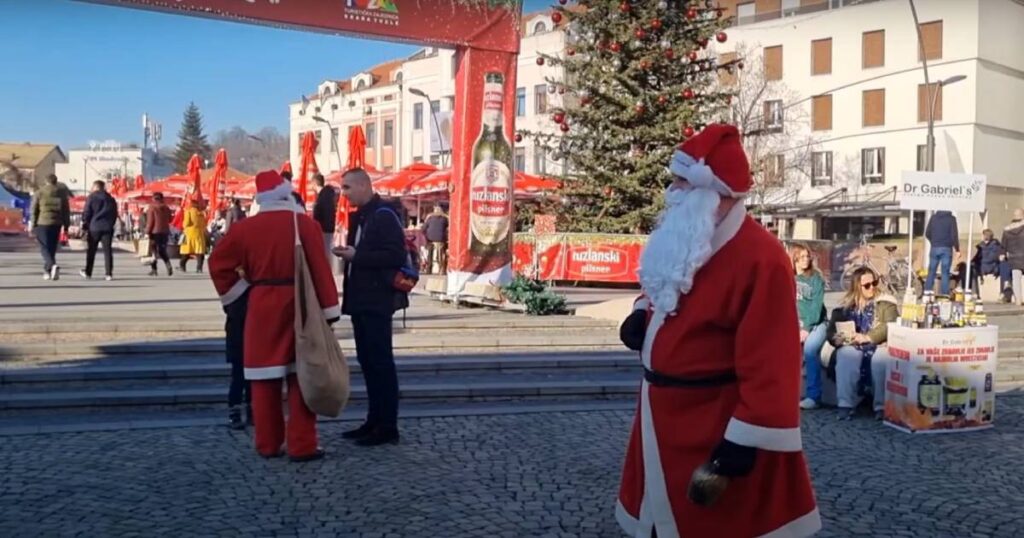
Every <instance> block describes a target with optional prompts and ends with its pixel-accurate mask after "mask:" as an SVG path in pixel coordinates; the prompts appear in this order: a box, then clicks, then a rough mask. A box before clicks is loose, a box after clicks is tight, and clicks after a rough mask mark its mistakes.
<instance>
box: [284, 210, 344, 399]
mask: <svg viewBox="0 0 1024 538" xmlns="http://www.w3.org/2000/svg"><path fill="white" fill-rule="evenodd" d="M292 218H293V223H294V228H295V367H296V374H297V376H298V381H299V391H300V392H301V393H302V399H303V401H305V402H306V406H307V407H309V409H310V410H312V411H313V412H314V413H316V414H318V415H323V416H328V417H336V416H338V415H340V414H341V411H342V409H344V408H345V404H346V403H347V402H348V398H349V394H350V391H351V387H350V380H349V368H348V362H347V361H346V360H345V354H344V353H342V351H341V345H340V344H338V339H337V338H335V336H334V330H332V329H331V326H330V325H329V324H328V323H327V319H326V318H325V317H324V312H323V309H322V308H321V307H320V300H319V299H318V298H317V295H316V287H315V285H314V283H313V276H312V274H311V273H310V271H309V265H308V263H307V260H306V254H305V252H304V251H303V250H302V239H301V237H300V235H299V220H298V219H299V217H298V214H297V213H296V214H294V215H293V217H292Z"/></svg>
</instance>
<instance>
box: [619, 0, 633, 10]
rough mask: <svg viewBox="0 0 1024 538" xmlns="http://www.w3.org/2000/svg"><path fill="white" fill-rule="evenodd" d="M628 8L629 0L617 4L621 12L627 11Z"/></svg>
mask: <svg viewBox="0 0 1024 538" xmlns="http://www.w3.org/2000/svg"><path fill="white" fill-rule="evenodd" d="M629 10H630V7H629V2H623V3H621V4H619V11H621V12H623V13H629Z"/></svg>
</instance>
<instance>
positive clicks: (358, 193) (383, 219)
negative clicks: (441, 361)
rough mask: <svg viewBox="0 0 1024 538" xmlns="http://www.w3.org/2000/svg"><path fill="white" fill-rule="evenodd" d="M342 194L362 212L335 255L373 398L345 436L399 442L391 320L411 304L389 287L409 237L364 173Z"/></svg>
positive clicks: (351, 177) (346, 182)
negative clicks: (362, 417)
mask: <svg viewBox="0 0 1024 538" xmlns="http://www.w3.org/2000/svg"><path fill="white" fill-rule="evenodd" d="M341 189H342V194H344V195H345V197H346V198H348V200H349V202H351V204H352V205H353V206H355V207H357V208H358V210H357V211H356V212H355V213H353V214H352V217H351V219H352V220H351V221H350V226H349V232H348V242H347V243H346V245H348V246H346V247H343V248H338V249H335V251H334V252H335V253H337V255H338V256H339V257H340V258H342V259H343V260H345V262H346V263H345V281H344V293H343V297H344V301H343V305H342V312H344V313H345V314H347V315H349V316H350V317H351V318H352V329H353V333H354V337H355V341H356V358H357V359H358V360H359V367H360V368H361V369H362V372H363V379H364V380H365V382H366V393H367V398H368V399H369V409H368V412H367V415H366V421H365V422H363V424H362V425H361V426H359V427H358V428H356V429H354V430H351V431H347V432H345V433H343V434H342V437H344V438H346V439H354V440H356V442H357V443H358V444H359V445H362V446H374V445H381V444H385V443H398V438H399V435H398V373H397V372H396V370H395V355H394V349H393V345H392V336H393V332H392V325H391V323H392V321H391V318H392V316H393V315H394V313H395V312H396V311H398V310H400V309H402V308H406V307H407V306H408V305H409V302H408V297H407V296H406V295H405V294H404V293H401V292H399V291H398V290H396V289H395V288H394V287H392V286H391V282H392V281H393V280H394V277H395V273H396V272H397V271H398V270H399V269H401V267H402V266H403V265H404V264H405V263H406V261H407V256H408V252H407V251H406V248H405V232H404V230H403V228H402V223H401V221H400V219H399V217H398V213H397V212H396V210H395V208H394V207H392V206H390V205H387V204H385V203H384V202H383V201H382V200H381V198H380V196H379V195H377V194H375V193H374V192H373V184H372V182H371V181H370V176H369V175H368V174H367V173H366V171H364V170H363V169H361V168H354V169H351V170H349V171H348V172H345V174H344V175H343V176H342V183H341Z"/></svg>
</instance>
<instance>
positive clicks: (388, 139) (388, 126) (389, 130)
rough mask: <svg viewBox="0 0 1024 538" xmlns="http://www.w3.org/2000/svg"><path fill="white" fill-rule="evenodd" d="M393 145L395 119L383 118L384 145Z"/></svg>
mask: <svg viewBox="0 0 1024 538" xmlns="http://www.w3.org/2000/svg"><path fill="white" fill-rule="evenodd" d="M393 145H395V120H384V147H388V146H393Z"/></svg>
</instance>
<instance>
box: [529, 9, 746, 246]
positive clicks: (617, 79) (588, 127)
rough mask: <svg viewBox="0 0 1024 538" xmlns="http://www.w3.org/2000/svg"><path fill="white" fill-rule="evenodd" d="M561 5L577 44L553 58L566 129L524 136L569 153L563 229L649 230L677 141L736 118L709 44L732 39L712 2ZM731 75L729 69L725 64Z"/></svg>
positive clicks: (558, 118)
mask: <svg viewBox="0 0 1024 538" xmlns="http://www.w3.org/2000/svg"><path fill="white" fill-rule="evenodd" d="M578 4H579V8H576V7H573V8H569V9H567V8H566V7H563V6H555V8H554V9H555V13H556V14H555V15H554V18H555V19H556V20H557V19H564V20H565V21H566V22H567V23H568V25H567V27H568V30H569V44H568V47H567V48H566V50H565V51H563V52H562V53H561V54H559V55H552V56H548V55H543V58H544V61H545V62H548V63H549V64H551V65H554V66H561V67H562V69H563V72H564V75H563V80H549V81H548V82H549V84H555V85H560V86H562V87H563V88H564V91H565V95H566V97H568V98H567V99H565V100H564V103H565V106H564V108H560V109H556V110H552V111H551V118H552V121H554V122H561V123H562V125H560V126H559V134H557V135H550V134H541V133H526V132H523V133H520V134H521V135H523V136H524V137H527V138H531V139H532V140H531V142H532V143H533V144H537V145H539V146H541V147H544V148H547V150H548V151H549V152H550V153H549V155H551V156H552V157H553V158H554V159H555V160H562V159H564V160H565V162H566V163H567V164H568V167H567V170H568V172H567V173H566V174H564V176H563V184H564V187H563V190H562V192H563V196H564V200H563V206H562V207H561V208H559V209H558V211H557V214H558V226H559V229H560V230H566V231H578V232H608V233H636V232H642V233H646V232H649V231H650V230H651V229H652V228H653V227H654V224H655V220H656V218H657V215H658V213H659V212H660V211H661V209H662V203H663V202H662V193H663V191H664V189H665V187H666V186H667V185H668V183H669V182H671V179H672V176H671V174H670V173H669V172H668V171H667V170H666V167H667V166H668V163H669V160H670V158H671V155H672V152H673V150H674V149H675V147H676V146H677V145H678V144H679V143H680V141H682V140H683V139H684V138H685V137H686V136H687V135H691V136H692V134H693V133H694V132H697V131H699V130H700V129H701V128H702V127H703V126H704V125H705V124H707V123H709V122H711V121H720V120H721V119H724V118H725V117H727V107H728V105H727V103H728V100H729V99H730V96H729V94H728V93H725V92H723V91H721V90H720V89H719V88H718V87H717V86H718V82H717V81H718V75H719V71H720V70H733V69H735V68H737V67H741V66H737V65H736V64H737V63H738V60H735V61H732V62H728V63H723V64H719V62H718V58H717V55H715V54H713V53H712V52H710V51H709V50H707V49H708V44H709V42H714V41H715V40H716V39H721V38H727V36H725V34H724V33H721V32H722V29H723V28H724V27H726V25H727V22H728V21H727V20H726V19H725V18H724V17H723V16H722V14H721V12H720V11H719V10H718V9H716V8H715V7H714V6H715V2H712V1H700V2H697V1H686V0H668V1H655V0H634V1H629V0H580V1H579V2H578ZM723 74H724V71H723Z"/></svg>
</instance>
